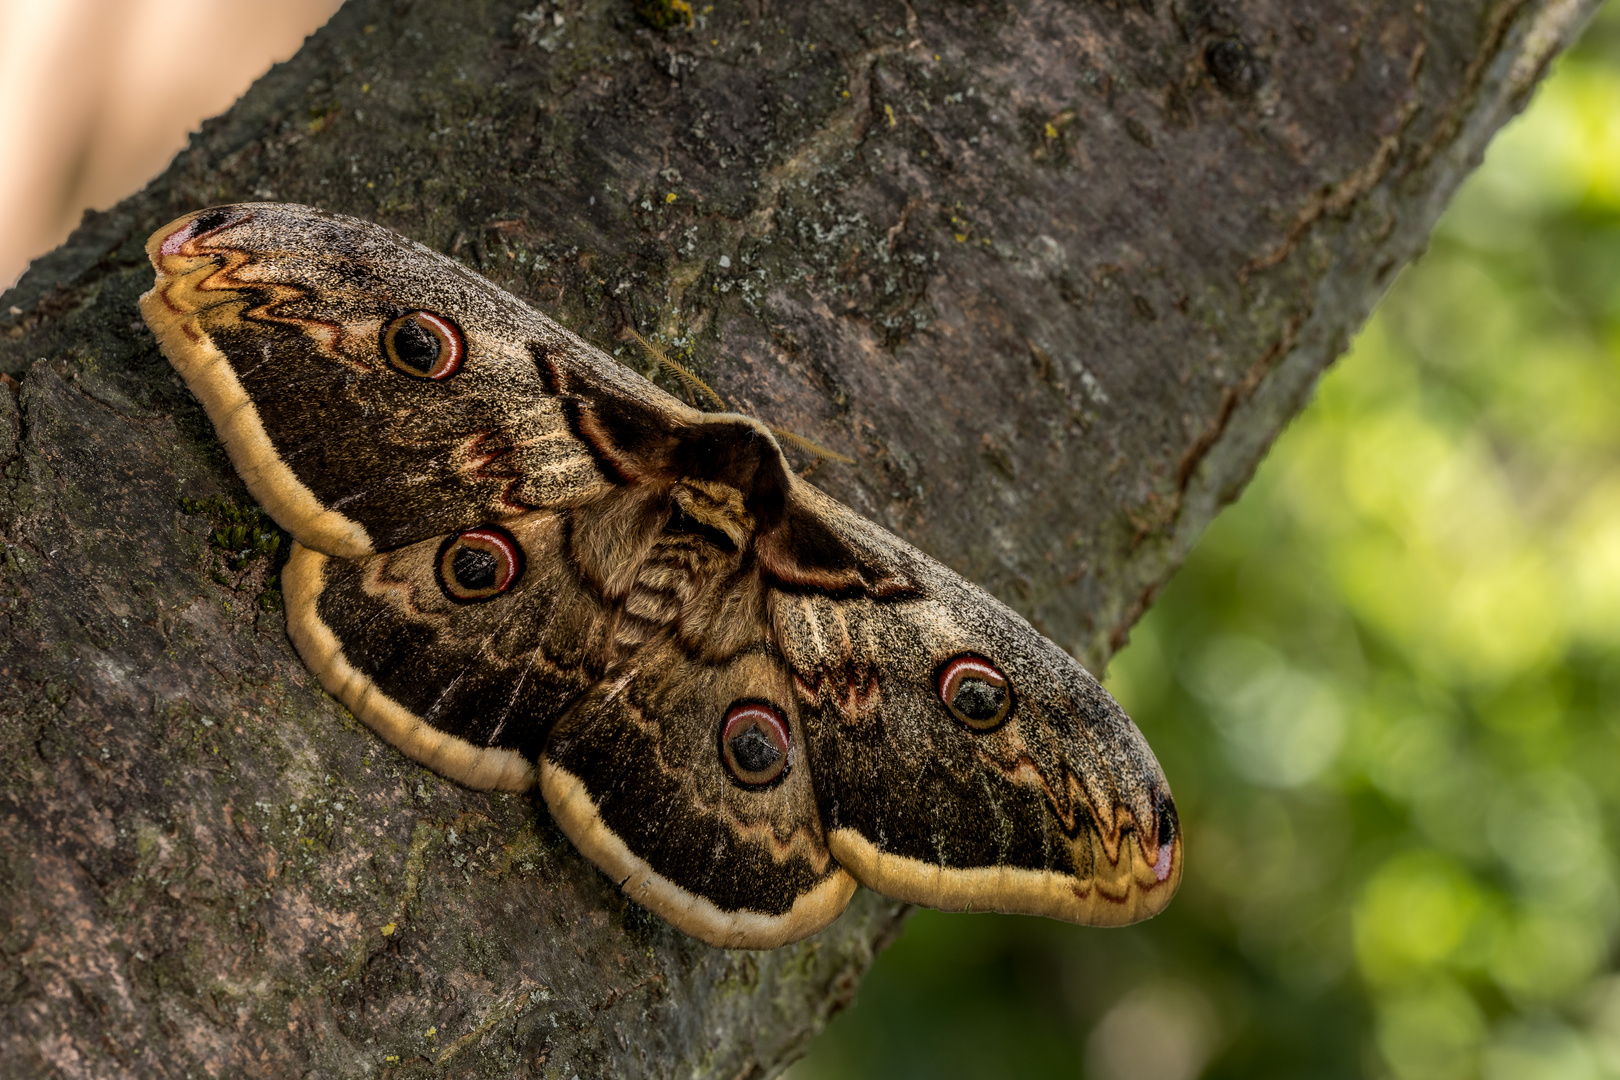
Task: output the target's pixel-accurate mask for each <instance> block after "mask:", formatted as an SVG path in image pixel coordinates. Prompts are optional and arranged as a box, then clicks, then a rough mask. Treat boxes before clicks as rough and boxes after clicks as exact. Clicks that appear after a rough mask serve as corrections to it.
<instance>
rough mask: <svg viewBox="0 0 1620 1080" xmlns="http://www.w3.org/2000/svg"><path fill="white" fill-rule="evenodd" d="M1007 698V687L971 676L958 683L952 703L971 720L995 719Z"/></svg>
mask: <svg viewBox="0 0 1620 1080" xmlns="http://www.w3.org/2000/svg"><path fill="white" fill-rule="evenodd" d="M1006 700H1007V689H1006V687H1003V686H995V685H993V684H991V683H987V682H985V681H984V680H982V679H975V678H972V677H971V676H970V677H966V678H964V679H963V680H962V681H961V682H959V683H957V685H956V698H955V699H954V700H953V701H952V702H951V704H952V705H954V706H955V707H956V711H957V712H959V713H961V714H962V715H963V716H965V717H967V718H968V719H969V720H994V719H995V717H996V714H997V713H999V712H1000V711H1001V706H1002V704H1003V703H1004V702H1005V701H1006Z"/></svg>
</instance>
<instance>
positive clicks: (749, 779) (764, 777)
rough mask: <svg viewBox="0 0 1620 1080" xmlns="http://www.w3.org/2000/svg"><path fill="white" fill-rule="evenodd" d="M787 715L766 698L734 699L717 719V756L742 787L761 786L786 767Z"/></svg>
mask: <svg viewBox="0 0 1620 1080" xmlns="http://www.w3.org/2000/svg"><path fill="white" fill-rule="evenodd" d="M791 745H792V735H791V734H790V733H789V731H788V723H787V718H786V717H784V716H783V715H782V713H781V712H780V711H779V710H778V709H777V708H776V706H774V705H772V704H770V703H769V702H766V701H738V702H736V703H734V704H733V705H732V706H731V708H729V709H727V710H726V715H725V718H724V719H723V720H721V721H720V760H721V761H722V762H724V763H725V766H726V771H727V772H728V773H730V774H731V778H732V779H733V780H734V781H736V782H737V783H738V784H740V785H741V786H743V787H745V788H754V789H758V788H765V787H770V786H771V785H773V784H775V783H777V782H778V781H780V780H781V779H782V777H784V776H786V775H787V771H788V749H789V747H790V746H791Z"/></svg>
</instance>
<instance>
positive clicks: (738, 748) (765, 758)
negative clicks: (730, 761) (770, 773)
mask: <svg viewBox="0 0 1620 1080" xmlns="http://www.w3.org/2000/svg"><path fill="white" fill-rule="evenodd" d="M731 756H732V757H733V758H735V759H736V761H737V765H738V767H739V768H741V769H742V770H743V772H751V773H762V772H764V771H765V770H766V769H769V768H770V767H771V766H772V765H775V764H776V762H777V761H778V760H779V759H780V758H781V757H782V751H780V750H778V749H777V748H776V746H775V744H773V743H772V742H771V740H770V739H768V738H766V737H765V733H764V732H763V731H761V730H759V728H757V727H751V728H749V729H748V730H747V731H745V732H743V733H742V734H741V735H735V736H733V737H732V739H731Z"/></svg>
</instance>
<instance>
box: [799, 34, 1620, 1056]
mask: <svg viewBox="0 0 1620 1080" xmlns="http://www.w3.org/2000/svg"><path fill="white" fill-rule="evenodd" d="M1109 681H1110V686H1111V688H1112V690H1113V691H1114V693H1115V694H1116V696H1117V697H1118V698H1119V699H1120V701H1121V703H1122V704H1124V705H1125V707H1126V709H1127V710H1128V711H1129V712H1130V713H1131V715H1132V716H1133V717H1135V718H1136V720H1137V722H1138V724H1140V726H1141V727H1142V729H1143V731H1144V732H1145V733H1146V734H1147V737H1148V739H1149V741H1150V742H1151V743H1152V744H1153V746H1154V748H1155V749H1156V751H1157V752H1158V755H1159V758H1160V761H1161V762H1162V763H1163V764H1164V767H1165V771H1166V773H1167V774H1168V775H1169V777H1170V780H1171V784H1172V786H1173V788H1174V790H1175V793H1176V796H1177V802H1178V805H1179V807H1180V810H1181V815H1182V821H1183V823H1184V825H1185V829H1186V835H1187V859H1188V861H1187V871H1186V877H1185V880H1184V883H1183V885H1182V889H1181V894H1180V895H1179V896H1178V897H1177V898H1176V900H1175V902H1174V903H1173V904H1171V906H1170V909H1169V911H1167V912H1166V913H1165V914H1164V915H1162V916H1160V917H1159V918H1158V919H1155V920H1153V921H1152V922H1149V923H1147V924H1144V925H1141V926H1137V927H1132V928H1130V929H1127V930H1086V929H1078V928H1074V927H1068V926H1063V925H1060V924H1057V923H1053V922H1049V921H1046V920H1040V919H1030V918H1015V917H1005V916H987V915H977V916H969V915H942V914H939V913H936V912H926V911H925V912H921V913H919V914H918V915H917V916H916V917H914V918H913V920H912V921H911V923H910V925H909V927H908V929H907V931H906V933H905V936H904V937H903V938H902V939H901V941H900V942H899V943H898V944H896V945H895V946H894V947H893V948H892V949H891V950H890V951H889V952H888V953H887V954H885V955H884V956H883V957H882V958H881V959H880V960H879V961H878V963H877V965H876V967H875V968H874V969H873V972H872V974H871V976H870V977H869V978H868V979H867V981H866V982H865V983H864V984H863V986H862V987H861V991H860V997H859V999H858V1002H857V1004H856V1006H855V1008H853V1009H852V1010H851V1011H850V1012H848V1013H846V1014H844V1015H843V1016H840V1017H838V1018H837V1019H835V1020H834V1021H833V1023H832V1025H831V1026H830V1027H829V1029H828V1032H827V1034H826V1035H825V1036H823V1037H822V1038H821V1039H820V1040H819V1041H818V1042H816V1043H815V1044H813V1046H812V1047H811V1051H810V1056H809V1057H808V1058H807V1059H806V1060H805V1061H804V1062H802V1063H800V1064H799V1065H798V1066H795V1068H794V1070H793V1073H792V1075H793V1077H794V1078H795V1080H821V1078H832V1077H836V1078H839V1080H857V1078H864V1077H874V1078H876V1077H882V1078H884V1080H904V1078H911V1077H918V1078H921V1077H927V1078H930V1080H948V1078H956V1077H972V1078H975V1080H978V1078H990V1077H1019V1078H1033V1077H1070V1078H1078V1077H1088V1078H1091V1080H1191V1078H1192V1077H1195V1076H1206V1077H1221V1078H1227V1077H1231V1078H1238V1077H1242V1078H1246V1080H1247V1078H1264V1077H1306V1076H1309V1077H1394V1078H1400V1080H1416V1078H1422V1080H1453V1078H1456V1080H1463V1078H1471V1077H1480V1078H1484V1080H1542V1078H1546V1080H1553V1078H1557V1080H1588V1078H1592V1080H1596V1078H1600V1077H1620V974H1616V967H1617V964H1616V946H1617V943H1620V872H1617V866H1616V837H1617V836H1620V6H1617V5H1613V4H1611V5H1609V6H1608V7H1607V8H1606V9H1605V11H1604V12H1603V13H1602V14H1601V15H1600V16H1599V18H1598V20H1597V22H1595V23H1594V24H1593V25H1592V27H1591V28H1590V29H1589V30H1588V32H1587V34H1586V36H1585V38H1584V39H1583V40H1582V42H1581V44H1580V45H1579V46H1578V48H1577V49H1576V50H1575V51H1573V52H1572V53H1570V54H1569V55H1567V56H1566V57H1565V58H1564V59H1563V60H1562V61H1561V62H1560V63H1559V65H1558V68H1557V70H1556V72H1555V74H1554V75H1553V77H1552V78H1551V79H1550V80H1549V81H1548V82H1547V83H1546V84H1545V85H1544V86H1543V87H1542V88H1541V90H1540V91H1539V92H1538V94H1537V96H1536V98H1535V100H1534V102H1533V103H1532V105H1531V107H1530V108H1529V110H1528V111H1527V112H1526V114H1525V115H1524V116H1523V117H1521V118H1520V119H1518V120H1517V121H1515V122H1514V123H1513V124H1512V125H1511V126H1510V127H1509V128H1508V129H1507V130H1505V131H1504V132H1503V133H1502V134H1501V136H1500V137H1499V138H1498V139H1497V140H1496V141H1495V143H1494V144H1493V145H1492V147H1491V149H1490V152H1489V154H1488V156H1487V159H1486V162H1485V165H1484V167H1483V168H1482V169H1481V170H1480V171H1479V172H1478V173H1477V174H1476V175H1475V176H1474V177H1472V178H1471V179H1470V180H1469V181H1468V183H1467V185H1466V187H1465V188H1464V190H1463V191H1462V192H1461V193H1460V194H1459V196H1458V197H1457V199H1456V201H1455V203H1454V204H1453V206H1452V207H1451V209H1450V210H1449V211H1448V213H1447V215H1446V217H1445V219H1444V221H1443V222H1442V224H1441V226H1440V228H1439V231H1438V232H1437V233H1436V235H1435V237H1434V239H1433V242H1432V244H1431V247H1430V250H1429V251H1428V253H1427V254H1426V255H1425V256H1424V257H1423V259H1422V260H1421V262H1420V263H1419V264H1418V265H1417V266H1415V267H1413V268H1412V269H1411V270H1409V271H1408V272H1406V273H1405V274H1404V275H1403V276H1402V277H1401V278H1400V280H1399V281H1398V282H1397V283H1396V285H1395V287H1394V288H1393V290H1392V291H1391V293H1390V295H1389V296H1388V297H1387V298H1386V300H1385V301H1384V302H1383V304H1382V305H1381V307H1380V308H1379V310H1378V313H1377V315H1376V316H1375V317H1374V319H1373V320H1372V322H1371V323H1370V324H1369V325H1368V326H1367V328H1366V329H1365V331H1364V332H1363V333H1362V334H1361V336H1360V338H1359V339H1358V341H1357V342H1356V344H1355V346H1354V348H1353V350H1352V351H1351V353H1350V355H1349V356H1347V357H1346V358H1344V359H1343V360H1342V361H1341V362H1340V363H1339V365H1338V366H1337V367H1336V368H1335V369H1334V370H1333V371H1332V372H1331V373H1330V374H1329V375H1328V376H1326V377H1325V378H1324V379H1323V380H1322V383H1321V387H1320V390H1319V393H1318V395H1317V400H1316V401H1315V402H1314V403H1313V404H1312V405H1311V406H1310V408H1309V409H1308V410H1307V411H1306V413H1305V414H1304V415H1303V416H1302V417H1301V418H1300V419H1299V420H1298V421H1297V422H1296V423H1295V424H1294V425H1293V426H1292V427H1291V428H1290V429H1289V430H1288V431H1287V432H1286V433H1285V435H1284V436H1283V438H1282V439H1281V440H1280V441H1279V442H1278V444H1277V447H1276V449H1275V450H1274V452H1273V453H1272V454H1271V456H1270V457H1269V458H1268V460H1267V461H1266V463H1265V464H1264V466H1263V467H1262V468H1261V470H1260V471H1259V474H1258V475H1257V476H1256V478H1255V481H1254V483H1253V484H1252V485H1251V487H1250V488H1249V490H1248V491H1247V492H1246V493H1245V494H1244V496H1243V498H1242V500H1241V501H1240V502H1239V504H1238V505H1236V506H1234V507H1232V508H1231V509H1229V510H1228V511H1226V512H1225V513H1224V514H1223V515H1222V516H1221V518H1220V519H1219V521H1217V522H1216V524H1215V525H1214V526H1213V527H1212V528H1211V529H1210V530H1209V533H1208V535H1207V536H1205V538H1204V539H1203V541H1202V542H1201V543H1200V545H1199V547H1198V549H1197V551H1196V552H1195V553H1194V555H1193V557H1192V558H1191V559H1190V560H1189V562H1188V563H1187V565H1186V566H1185V567H1184V568H1183V569H1182V570H1181V572H1180V573H1179V574H1178V575H1177V576H1176V579H1175V581H1174V582H1173V583H1172V584H1171V586H1170V587H1169V588H1168V589H1167V590H1166V591H1165V593H1164V596H1163V598H1162V599H1161V600H1160V601H1159V603H1158V604H1157V606H1156V607H1155V608H1154V609H1153V611H1152V612H1151V613H1150V614H1149V616H1148V617H1147V618H1146V619H1145V620H1144V621H1143V623H1142V624H1141V625H1140V626H1139V627H1138V628H1137V630H1136V631H1135V633H1134V635H1133V639H1132V642H1131V644H1130V646H1129V647H1128V648H1127V649H1125V650H1124V651H1123V652H1122V653H1121V654H1120V655H1119V656H1118V658H1117V659H1116V660H1115V662H1114V664H1113V666H1112V670H1111V672H1110V680H1109Z"/></svg>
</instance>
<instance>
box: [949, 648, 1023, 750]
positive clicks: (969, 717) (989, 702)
mask: <svg viewBox="0 0 1620 1080" xmlns="http://www.w3.org/2000/svg"><path fill="white" fill-rule="evenodd" d="M934 685H935V689H937V690H938V692H939V699H940V700H941V701H942V702H944V703H945V708H947V709H948V710H950V713H951V715H952V716H954V717H956V719H957V720H959V721H960V722H961V723H962V724H964V725H966V726H967V727H969V728H972V729H973V730H974V731H992V730H994V729H995V728H998V727H1000V726H1001V725H1002V724H1003V723H1004V722H1005V721H1006V719H1007V716H1008V714H1009V713H1011V712H1012V698H1013V695H1012V687H1011V686H1010V685H1008V683H1007V676H1005V675H1003V674H1002V673H1001V669H1000V668H998V667H996V665H994V664H992V663H991V662H990V661H988V660H986V659H985V658H984V657H982V656H977V655H975V654H973V653H963V654H961V655H960V656H955V657H952V658H951V659H950V660H947V661H946V662H945V663H944V664H943V665H941V666H940V669H939V674H938V676H936V679H935V684H934Z"/></svg>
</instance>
